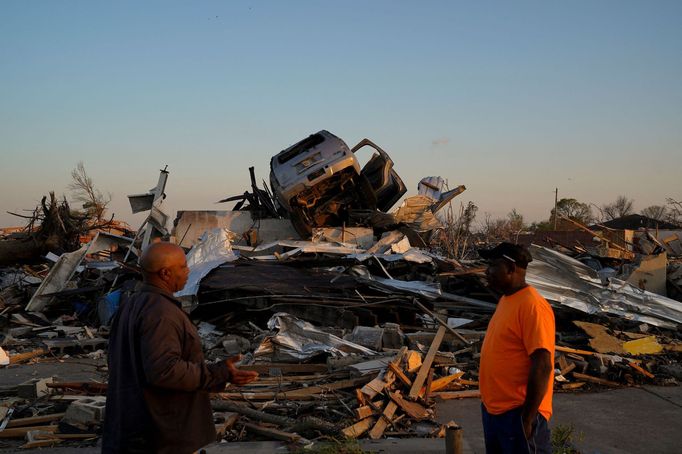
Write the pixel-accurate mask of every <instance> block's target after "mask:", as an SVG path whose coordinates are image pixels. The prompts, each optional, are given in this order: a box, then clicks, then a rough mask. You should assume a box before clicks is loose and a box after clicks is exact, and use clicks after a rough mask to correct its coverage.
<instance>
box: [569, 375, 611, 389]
mask: <svg viewBox="0 0 682 454" xmlns="http://www.w3.org/2000/svg"><path fill="white" fill-rule="evenodd" d="M573 378H577V379H578V380H584V381H588V382H590V383H596V384H598V385H604V386H610V387H611V388H620V387H621V384H620V383H616V382H615V381H611V380H605V379H603V378H599V377H593V376H592V375H587V374H579V373H578V372H573Z"/></svg>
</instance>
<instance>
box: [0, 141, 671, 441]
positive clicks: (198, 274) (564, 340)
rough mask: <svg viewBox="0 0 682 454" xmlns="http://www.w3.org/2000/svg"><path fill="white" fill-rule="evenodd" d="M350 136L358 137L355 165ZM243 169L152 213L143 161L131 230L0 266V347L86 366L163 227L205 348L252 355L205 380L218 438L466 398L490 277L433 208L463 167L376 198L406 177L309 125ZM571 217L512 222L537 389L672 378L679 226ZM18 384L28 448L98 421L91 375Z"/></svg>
mask: <svg viewBox="0 0 682 454" xmlns="http://www.w3.org/2000/svg"><path fill="white" fill-rule="evenodd" d="M365 147H368V148H370V149H372V150H374V154H373V155H372V157H371V158H370V159H369V161H368V164H367V165H365V166H364V167H363V168H360V164H359V161H358V159H357V157H356V152H358V151H360V150H361V149H363V148H365ZM249 170H250V176H251V190H250V191H246V192H244V193H243V194H241V195H238V196H234V197H228V198H226V199H224V200H221V202H228V201H232V202H236V205H235V207H234V209H233V210H230V211H219V212H216V211H212V212H200V211H194V212H191V211H184V212H178V216H177V219H176V220H175V225H174V229H173V231H168V230H167V229H166V227H165V225H166V222H167V220H168V216H167V215H166V214H165V213H164V211H163V200H164V198H165V194H164V192H165V186H166V182H167V178H168V171H167V169H163V170H162V171H161V173H160V176H159V180H158V183H157V185H156V187H154V188H153V189H151V190H150V191H148V192H147V193H143V194H138V195H134V196H129V198H130V203H131V207H132V209H133V211H134V212H140V211H146V212H148V216H147V218H146V219H145V221H144V223H143V224H142V226H141V227H140V229H139V230H138V232H137V233H136V234H134V235H132V234H131V235H129V236H124V235H117V234H112V233H107V232H104V231H101V230H100V231H98V232H97V233H95V234H93V235H91V236H90V237H89V238H87V241H83V242H82V243H78V244H75V245H72V246H71V247H69V248H68V249H59V248H57V249H55V250H54V251H44V252H41V253H42V254H43V255H44V256H46V259H45V260H44V261H42V262H40V261H38V262H36V261H34V260H31V261H28V262H25V263H24V262H23V261H22V259H21V258H20V257H18V258H17V261H16V262H13V263H10V264H9V265H11V266H12V267H8V268H3V269H2V270H0V329H2V333H3V334H2V340H1V343H0V346H1V347H2V350H0V362H2V364H3V365H8V367H14V365H15V364H19V363H23V362H28V361H31V362H38V361H59V360H64V359H65V358H68V357H73V356H80V357H83V358H87V359H88V360H92V361H98V364H101V365H104V357H105V349H106V339H107V325H108V323H109V320H110V318H111V316H112V315H113V313H114V312H115V311H116V308H117V307H118V304H119V301H120V299H121V298H122V297H124V296H125V294H126V293H128V292H131V291H133V290H134V288H135V286H136V284H137V282H138V281H139V279H140V277H139V269H138V268H137V257H138V255H139V251H140V250H142V249H144V247H145V246H146V245H148V244H149V243H150V242H151V241H153V240H154V238H159V237H161V238H167V239H168V238H169V237H170V236H174V241H175V242H176V243H178V244H180V245H181V246H183V247H185V248H186V250H187V261H188V264H189V267H190V275H189V280H188V282H187V285H186V286H185V288H184V289H183V290H182V291H180V292H178V293H177V295H176V296H178V297H179V298H180V299H181V300H182V301H183V302H184V305H183V308H184V309H185V310H186V311H187V312H188V313H189V315H190V318H191V319H192V320H193V321H194V322H195V324H196V325H197V328H198V332H199V335H200V337H201V340H202V344H203V346H204V350H205V356H206V358H207V359H208V360H210V361H217V360H224V359H226V358H228V357H231V356H234V355H237V354H242V355H243V359H242V361H241V366H240V367H242V368H244V369H248V370H255V371H258V372H259V373H260V379H259V380H258V381H256V382H253V383H251V384H250V385H248V386H246V387H243V388H232V387H228V388H227V389H226V390H225V391H224V392H222V393H218V394H215V395H214V396H213V400H212V404H213V408H214V411H215V418H216V428H217V431H218V434H219V439H221V440H230V441H234V440H251V439H263V438H265V439H275V440H282V441H285V442H287V443H291V444H294V445H303V446H305V445H308V444H310V443H311V442H314V441H317V440H329V439H339V438H344V437H346V438H360V437H369V438H372V439H376V438H380V437H442V436H444V433H445V430H446V427H445V426H443V425H442V424H439V423H437V422H435V421H436V418H435V412H436V404H437V402H438V401H439V400H444V399H459V398H466V397H478V382H477V380H478V363H479V355H480V348H481V344H482V341H483V338H484V336H485V330H486V327H487V325H488V322H489V320H490V317H491V315H492V314H493V312H494V310H495V304H496V302H497V300H498V298H499V296H500V295H497V294H495V293H494V292H493V291H491V290H490V289H489V288H488V287H487V285H486V281H485V268H486V264H485V263H484V262H483V261H481V260H478V259H476V254H475V252H474V251H475V249H476V248H481V247H487V246H489V245H490V243H489V242H495V239H494V238H493V239H491V238H486V239H485V241H483V239H481V238H478V239H477V238H476V237H475V236H472V237H470V238H468V239H466V240H465V239H464V238H463V237H462V234H461V233H462V226H463V225H464V224H465V223H467V222H470V220H471V217H470V216H469V217H468V219H469V221H466V220H464V221H462V220H460V221H458V223H456V224H452V223H451V222H450V221H449V220H448V218H447V217H446V216H444V215H443V210H444V208H445V207H446V206H448V204H449V203H450V202H451V201H452V200H453V198H454V197H456V196H457V195H459V194H461V193H462V192H463V191H464V190H465V188H464V186H457V187H455V188H454V189H449V187H448V185H447V184H446V181H445V180H444V179H443V178H441V177H426V178H424V179H422V180H421V181H420V182H419V185H418V194H417V195H415V196H412V197H408V198H406V199H404V200H403V201H402V203H401V204H400V205H399V207H398V208H397V209H394V210H393V211H391V210H392V209H393V206H394V205H396V204H397V203H398V202H399V200H400V199H401V198H402V197H403V195H404V194H405V193H406V191H407V189H406V187H405V185H404V183H403V182H402V180H401V179H400V177H399V176H398V174H397V173H396V171H395V169H394V165H393V161H392V160H391V158H390V157H389V156H388V154H387V153H386V152H385V151H384V150H382V149H381V148H379V147H378V146H377V145H376V144H374V143H373V142H372V141H370V140H368V139H365V140H363V141H361V142H360V143H359V144H358V145H356V146H355V147H353V148H350V147H348V146H347V145H346V144H345V143H344V142H343V141H342V140H341V139H339V138H338V137H336V136H334V135H333V134H331V133H329V132H327V131H320V132H319V133H317V134H314V135H312V136H310V137H308V138H307V139H304V140H303V141H300V142H298V143H297V144H295V145H293V146H291V147H289V148H287V149H285V150H284V151H282V152H281V153H279V154H277V155H275V156H274V157H273V158H272V161H271V175H270V185H268V184H267V183H266V182H263V183H262V185H263V188H259V187H258V185H257V182H256V176H255V170H254V168H251V169H249ZM43 205H45V204H43ZM48 208H49V207H48V206H45V209H46V210H47V211H45V213H47V212H48V211H49V209H48ZM466 210H469V211H471V210H473V208H471V207H467V208H466ZM466 210H465V209H464V208H463V209H462V213H465V212H466ZM466 228H467V229H468V227H466ZM578 229H579V231H580V232H582V233H584V235H582V233H579V234H575V233H573V234H570V235H569V234H565V233H566V232H563V233H562V232H543V233H541V234H535V235H534V236H532V237H530V236H527V235H520V236H519V238H518V241H519V242H521V243H524V242H525V243H526V244H528V245H529V249H530V251H531V254H532V256H533V261H532V262H531V263H530V265H529V267H528V272H527V281H528V282H529V283H530V284H531V285H533V286H535V287H536V288H537V289H538V291H539V292H540V293H541V294H542V295H543V296H544V297H545V298H546V299H547V300H548V301H549V302H550V303H551V304H552V306H553V308H554V311H555V318H556V324H557V339H556V345H557V348H556V355H555V360H556V363H555V389H556V390H557V391H559V392H580V391H584V390H594V389H602V388H613V387H621V386H638V385H641V384H657V385H673V384H677V383H678V381H679V380H682V370H681V368H680V366H679V360H680V353H681V350H682V341H681V339H680V335H679V328H680V324H681V323H682V303H680V298H681V297H682V246H681V243H680V239H679V238H680V237H679V236H677V235H678V234H677V233H675V232H674V231H673V230H669V231H667V233H666V232H662V231H656V232H652V231H649V230H646V229H645V230H644V231H637V232H634V233H628V231H621V230H619V231H616V230H614V229H609V228H605V227H603V226H602V227H600V226H591V227H587V226H583V225H580V226H578ZM581 235H582V236H581ZM679 235H682V229H680V231H679ZM171 239H172V238H171ZM578 239H579V240H578ZM14 240H16V239H13V240H12V241H14ZM2 241H10V240H7V239H6V240H2ZM453 241H457V242H458V244H457V245H456V246H454V247H453V244H452V243H453ZM531 243H532V244H531ZM455 250H458V251H460V252H462V253H461V254H460V253H458V254H457V255H455V254H453V253H452V252H453V251H455ZM463 256H467V257H469V258H470V259H469V260H462V259H461V257H463ZM455 257H458V259H456V258H455ZM15 388H16V389H15ZM20 388H21V386H20V387H14V388H11V389H10V388H6V389H3V390H2V395H3V397H4V399H3V400H2V401H0V437H2V438H4V437H10V436H17V437H20V438H25V440H26V446H30V447H34V446H49V445H52V444H55V443H64V442H69V440H91V439H93V438H95V437H97V434H98V433H100V427H101V422H102V418H103V417H104V415H103V408H104V401H103V399H104V396H103V394H104V393H105V390H106V383H102V382H87V381H86V382H82V381H81V382H63V381H54V380H53V379H51V378H47V379H45V380H40V379H38V380H37V381H36V382H35V386H33V385H31V386H29V385H26V388H27V389H28V388H30V389H31V390H33V389H34V388H35V389H36V391H35V393H34V392H33V391H31V392H30V393H29V394H30V396H29V394H25V393H24V394H23V395H20V394H21V393H23V391H21V390H20ZM39 388H40V389H39ZM38 389H39V390H38ZM20 391H21V392H20ZM33 394H36V395H35V396H34V395H33ZM38 394H40V395H38ZM27 396H28V397H27ZM22 399H23V400H22ZM3 424H4V425H3Z"/></svg>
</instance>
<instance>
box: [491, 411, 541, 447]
mask: <svg viewBox="0 0 682 454" xmlns="http://www.w3.org/2000/svg"><path fill="white" fill-rule="evenodd" d="M481 413H482V415H483V436H484V438H485V452H486V454H536V453H538V454H552V442H551V441H550V432H549V427H548V426H547V420H546V419H545V418H544V416H542V415H541V414H540V413H538V415H537V416H536V417H535V422H534V423H533V432H532V434H531V437H530V439H529V440H526V435H525V434H524V433H523V421H522V419H521V408H520V407H519V408H514V409H513V410H509V411H508V412H505V413H502V414H501V415H491V414H490V413H488V411H487V410H486V409H485V405H483V404H481Z"/></svg>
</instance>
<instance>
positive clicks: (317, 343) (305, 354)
mask: <svg viewBox="0 0 682 454" xmlns="http://www.w3.org/2000/svg"><path fill="white" fill-rule="evenodd" d="M268 328H269V329H271V330H278V331H279V332H278V333H277V334H276V335H274V336H268V337H266V338H265V339H264V340H263V342H261V344H260V345H259V346H258V348H257V349H256V351H255V352H254V353H253V355H254V357H255V358H257V359H258V358H259V357H261V358H262V357H265V358H267V359H268V360H271V361H290V360H296V361H303V360H306V359H309V358H312V357H314V356H316V355H319V354H321V353H329V354H331V355H332V356H333V357H343V356H348V355H350V354H358V355H376V354H377V352H375V351H374V350H370V349H369V348H365V347H363V346H361V345H358V344H355V343H353V342H350V341H347V340H344V339H341V338H340V337H337V336H334V335H332V334H329V333H325V332H324V331H320V330H319V329H317V328H316V327H315V326H313V325H312V324H310V323H308V322H306V321H304V320H301V319H299V318H297V317H294V316H293V315H289V314H287V313H285V312H278V313H276V314H275V315H273V316H272V317H271V318H270V320H269V321H268Z"/></svg>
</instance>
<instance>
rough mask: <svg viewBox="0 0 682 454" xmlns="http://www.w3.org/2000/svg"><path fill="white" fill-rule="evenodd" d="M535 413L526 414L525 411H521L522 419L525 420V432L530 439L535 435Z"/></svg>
mask: <svg viewBox="0 0 682 454" xmlns="http://www.w3.org/2000/svg"><path fill="white" fill-rule="evenodd" d="M534 419H535V415H526V414H525V412H524V413H521V420H522V421H523V434H524V435H525V436H526V440H530V437H531V436H532V435H533V420H534Z"/></svg>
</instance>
